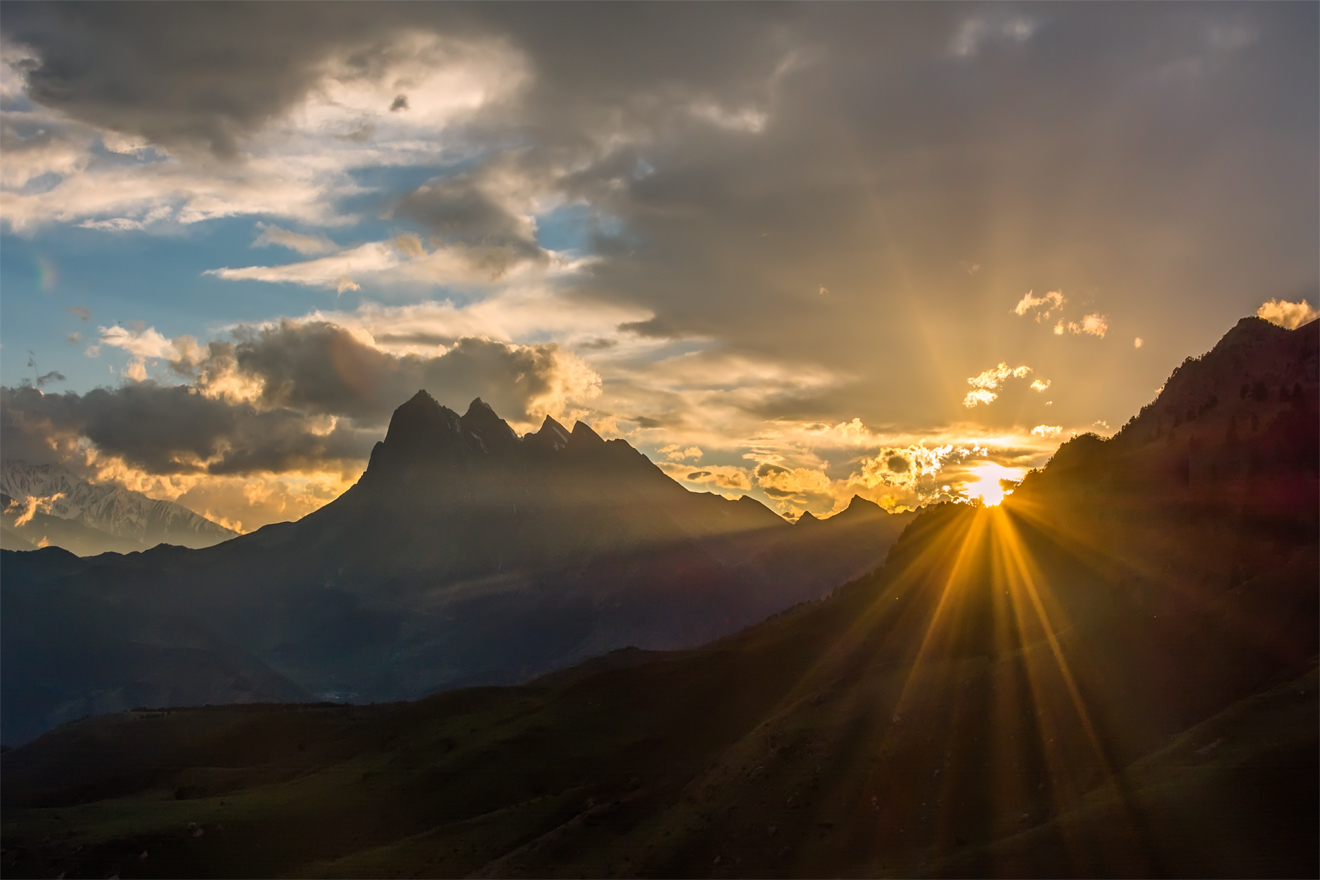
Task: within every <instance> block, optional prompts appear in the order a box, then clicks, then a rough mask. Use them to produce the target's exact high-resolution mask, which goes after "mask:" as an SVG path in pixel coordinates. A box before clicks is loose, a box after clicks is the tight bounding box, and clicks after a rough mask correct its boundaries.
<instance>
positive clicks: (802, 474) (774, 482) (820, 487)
mask: <svg viewBox="0 0 1320 880" xmlns="http://www.w3.org/2000/svg"><path fill="white" fill-rule="evenodd" d="M756 484H757V485H758V486H759V487H760V488H761V490H762V491H764V492H765V494H767V495H769V496H770V497H771V498H774V499H776V500H781V501H783V500H793V501H798V502H799V503H804V502H808V501H809V500H810V499H811V496H818V497H827V496H831V495H832V494H833V493H832V492H831V491H830V490H831V488H832V485H833V481H832V480H830V478H829V477H828V476H826V474H825V473H824V472H823V471H819V470H815V469H813V468H800V467H799V468H791V469H790V468H784V467H779V466H778V465H773V464H762V465H760V466H759V467H757V469H756ZM831 500H832V499H831Z"/></svg>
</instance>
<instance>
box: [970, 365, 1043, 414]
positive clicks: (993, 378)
mask: <svg viewBox="0 0 1320 880" xmlns="http://www.w3.org/2000/svg"><path fill="white" fill-rule="evenodd" d="M1030 373H1031V367H1028V366H1025V365H1023V366H1020V367H1010V366H1009V365H1008V364H1005V363H1000V364H999V366H997V367H991V368H990V369H988V370H982V371H981V372H980V373H978V374H977V375H975V376H973V377H971V378H970V379H968V380H967V384H968V385H971V386H972V389H973V390H971V391H969V392H967V396H966V397H964V398H963V406H965V407H968V408H969V409H970V408H971V407H974V406H976V405H977V404H982V403H983V404H986V405H989V404H991V403H993V402H994V401H995V400H996V399H997V398H998V397H999V394H998V393H997V392H998V391H999V389H1000V388H1001V387H1003V384H1004V381H1005V380H1007V379H1023V378H1025V377H1026V376H1028V375H1029V374H1030ZM1038 381H1039V380H1038ZM1048 384H1049V383H1046V387H1048ZM1035 386H1036V383H1034V382H1033V383H1032V387H1033V388H1035ZM1036 390H1037V391H1043V390H1044V389H1043V388H1037V389H1036Z"/></svg>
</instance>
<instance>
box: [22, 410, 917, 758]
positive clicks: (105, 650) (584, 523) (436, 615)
mask: <svg viewBox="0 0 1320 880" xmlns="http://www.w3.org/2000/svg"><path fill="white" fill-rule="evenodd" d="M910 519H911V515H910V514H906V515H890V514H887V513H885V512H884V511H883V510H881V509H880V508H879V507H877V506H876V505H874V504H872V503H870V502H867V501H864V500H862V499H854V501H853V503H852V505H851V506H850V507H849V508H848V509H847V510H846V511H844V512H843V513H841V514H839V515H837V516H835V517H832V518H830V519H828V520H825V521H824V522H816V521H814V520H813V521H811V522H810V525H807V524H798V525H794V524H790V523H788V522H786V521H785V520H784V519H783V518H781V517H779V516H778V515H776V514H775V513H773V512H772V511H770V510H769V509H767V508H766V507H765V506H764V505H762V504H760V503H759V502H757V501H755V500H753V499H751V498H746V497H744V498H741V499H739V500H737V501H731V500H728V499H725V498H723V497H721V496H718V495H711V494H696V493H692V492H689V491H688V490H686V489H684V488H683V487H682V486H681V485H679V484H678V483H676V482H674V481H673V480H672V479H670V478H669V477H668V476H666V475H665V474H664V473H663V472H662V471H661V470H660V469H659V468H657V467H656V466H655V465H654V464H652V463H651V462H650V461H649V460H648V459H647V458H646V457H645V456H644V455H642V454H641V453H639V452H637V451H636V450H635V449H633V448H632V447H631V446H630V445H628V443H627V442H626V441H623V440H610V441H606V440H603V439H602V438H601V437H599V436H598V435H597V434H596V433H595V432H594V431H592V430H591V428H590V427H588V426H587V425H586V424H584V423H582V422H578V423H577V424H576V425H574V427H573V429H572V430H571V431H570V430H568V429H566V428H565V427H564V426H562V425H560V424H559V423H558V422H556V421H555V420H553V419H550V418H547V419H546V420H545V423H544V424H543V425H542V427H541V428H540V430H539V431H536V432H535V433H532V434H528V435H527V436H525V437H519V436H518V435H517V434H516V433H515V432H514V431H513V430H512V429H511V428H510V427H509V426H508V424H507V423H505V422H504V420H502V419H501V418H499V416H498V415H496V414H495V412H494V411H492V410H491V408H490V407H489V406H487V405H486V404H485V403H484V402H482V401H481V400H480V399H478V400H475V401H473V402H472V404H471V406H470V407H469V408H468V410H467V412H466V413H465V414H464V415H462V416H459V415H458V414H457V413H456V412H454V411H453V410H450V409H448V408H446V407H444V406H441V405H440V404H439V403H438V402H436V401H435V400H434V399H433V398H432V397H431V396H430V395H429V394H427V393H425V392H419V393H418V394H417V395H416V396H415V397H413V398H412V399H411V400H409V401H408V402H406V403H404V404H403V405H402V406H400V407H399V408H398V410H396V411H395V413H394V416H393V418H392V419H391V422H390V426H389V430H388V432H387V434H386V436H385V439H384V440H383V441H382V442H380V443H378V444H377V445H376V447H375V449H374V450H373V451H372V455H371V460H370V464H369V466H368V467H367V470H366V472H365V473H364V474H363V475H362V477H361V479H360V480H359V481H358V483H357V484H356V485H355V486H353V487H352V488H351V489H349V490H348V491H347V492H346V493H344V495H342V496H341V497H340V498H338V499H336V500H335V501H333V502H331V503H330V504H328V505H326V506H325V507H323V508H321V509H320V510H318V511H316V512H315V513H312V514H310V515H308V516H306V517H304V518H303V519H301V520H299V521H298V522H294V523H281V524H278V525H272V526H267V527H265V528H263V529H261V530H259V531H257V532H254V533H252V534H249V535H244V536H241V537H238V538H234V539H233V540H230V541H226V542H224V543H222V544H219V545H216V546H213V547H210V548H206V549H200V550H185V549H182V548H179V547H158V548H157V549H155V550H151V551H147V552H145V553H142V554H137V555H133V556H128V557H116V556H105V557H99V558H96V559H91V560H78V559H75V558H72V557H69V556H67V554H65V553H64V552H63V551H59V550H55V549H51V548H47V549H46V550H42V551H38V552H36V553H24V554H11V553H6V554H5V556H4V568H5V591H4V594H3V597H2V601H3V603H4V605H3V610H4V614H3V627H4V634H5V637H4V639H3V645H2V646H0V647H2V649H3V657H4V664H3V670H2V675H3V685H4V687H3V701H4V702H3V706H4V713H3V720H2V722H0V723H2V725H3V728H2V731H0V733H2V735H3V737H4V741H5V743H6V744H11V743H18V742H22V741H23V740H25V739H27V738H30V737H31V736H34V735H36V734H37V733H39V732H41V731H42V730H45V729H47V728H49V727H51V726H54V725H56V724H59V723H61V722H62V721H65V720H67V719H68V718H70V717H77V715H80V714H85V713H86V712H89V711H102V710H104V709H105V708H107V707H110V706H112V705H120V706H122V707H128V706H133V705H177V704H179V703H180V702H190V701H191V702H195V701H196V697H195V696H192V695H193V694H195V693H196V692H197V691H198V690H199V688H201V689H206V690H207V692H208V694H209V695H210V696H209V697H208V700H209V701H211V702H217V701H224V700H225V699H226V698H225V696H224V693H223V688H222V687H220V686H219V685H217V684H215V681H217V680H218V679H217V678H216V677H217V676H220V678H223V676H225V675H228V676H231V677H232V678H233V680H234V681H236V682H239V685H236V688H235V691H234V693H233V695H232V697H231V699H233V700H246V699H290V698H298V697H290V696H289V695H290V694H297V695H299V697H301V698H303V699H351V700H359V701H366V700H386V699H401V698H415V697H419V696H422V695H424V694H427V693H430V692H432V691H435V690H437V689H442V688H449V687H457V686H460V685H465V684H478V683H512V682H517V681H523V680H526V679H528V678H530V677H532V676H534V675H537V674H540V673H544V672H548V671H550V670H553V669H557V668H561V667H564V666H566V665H569V664H572V663H575V662H578V661H580V660H584V659H586V658H588V657H592V656H596V655H600V654H604V653H606V652H608V651H610V650H613V649H616V648H622V647H625V646H636V647H638V648H645V649H670V648H679V647H687V646H691V645H696V644H700V643H702V642H705V641H709V640H710V639H714V638H718V637H719V636H722V635H726V634H728V633H730V632H734V631H736V630H737V629H739V628H741V627H743V626H746V625H747V624H749V623H753V622H755V621H757V620H761V619H764V618H765V617H767V616H769V615H771V614H774V613H775V612H778V611H781V610H783V609H785V608H788V607H790V606H792V605H794V604H796V603H799V602H803V601H810V600H816V599H819V598H821V597H822V596H824V595H826V594H828V593H829V591H830V590H831V589H833V588H834V587H836V586H838V585H839V584H842V583H844V582H846V581H848V580H851V579H853V578H856V577H858V576H860V575H863V574H865V573H867V572H869V571H871V570H873V569H875V568H876V567H878V566H879V565H880V564H881V563H882V562H883V561H884V555H885V553H886V552H887V550H888V548H889V546H890V545H891V544H892V543H893V541H894V540H896V539H897V537H898V535H899V533H900V532H901V531H902V528H903V526H904V525H905V524H906V523H907V522H908V521H909V520H910ZM102 606H104V608H105V614H104V615H98V614H96V613H92V612H90V610H89V609H95V608H100V607H102ZM112 620H113V621H114V623H113V624H111V623H109V621H112ZM169 620H173V621H178V626H177V628H176V630H177V632H178V633H193V634H196V637H195V638H193V639H192V640H191V641H189V642H188V646H189V649H190V650H191V651H192V652H193V653H191V654H189V655H188V657H189V658H191V659H189V660H186V661H185V660H183V659H180V660H178V661H176V662H174V663H173V664H172V666H171V667H170V669H169V670H167V671H157V672H153V673H152V674H151V675H150V676H144V675H143V674H142V673H141V666H140V662H139V659H138V658H139V656H140V654H141V652H142V651H143V650H145V646H155V647H160V648H161V649H165V648H169V649H171V650H173V649H174V647H175V641H174V639H175V636H174V635H173V634H172V633H171V630H170V627H169V626H167V625H166V624H165V621H169ZM11 627H12V628H14V629H15V631H16V632H15V635H14V637H13V639H11V638H10V637H9V633H10V631H11ZM19 629H21V630H22V632H21V633H18V632H17V630H19ZM161 633H170V635H169V638H167V639H165V640H164V641H162V640H161V635H160V634H161ZM203 636H205V638H203ZM208 640H209V641H208ZM75 655H76V656H86V657H87V660H86V661H85V662H80V663H73V662H71V661H70V660H69V657H70V656H75ZM93 655H99V656H100V657H102V658H103V659H100V660H96V661H93V660H92V659H91V658H92V656H93ZM117 658H123V659H122V662H121V660H120V659H117ZM240 661H241V662H240ZM240 667H242V668H245V669H248V670H249V671H248V672H246V673H244V674H242V675H240V674H239V671H238V670H239V668H240ZM93 669H95V674H94V675H93V674H92V670H93ZM217 670H219V671H217ZM251 670H261V674H260V675H257V674H256V673H254V672H252V671H251ZM254 681H263V682H266V683H267V684H268V685H269V688H270V689H269V690H261V689H260V688H256V687H255V686H254V685H253V684H252V683H253V682H254ZM202 682H210V683H209V684H202Z"/></svg>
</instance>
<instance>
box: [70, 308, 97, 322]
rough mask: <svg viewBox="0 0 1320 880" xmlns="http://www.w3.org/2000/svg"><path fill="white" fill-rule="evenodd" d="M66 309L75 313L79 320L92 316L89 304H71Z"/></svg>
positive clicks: (72, 313)
mask: <svg viewBox="0 0 1320 880" xmlns="http://www.w3.org/2000/svg"><path fill="white" fill-rule="evenodd" d="M64 311H66V312H68V313H69V314H70V315H73V316H74V317H75V318H77V319H78V320H79V321H87V320H89V319H90V318H91V317H92V311H91V309H89V308H87V306H69V307H68V308H67V309H65V310H64Z"/></svg>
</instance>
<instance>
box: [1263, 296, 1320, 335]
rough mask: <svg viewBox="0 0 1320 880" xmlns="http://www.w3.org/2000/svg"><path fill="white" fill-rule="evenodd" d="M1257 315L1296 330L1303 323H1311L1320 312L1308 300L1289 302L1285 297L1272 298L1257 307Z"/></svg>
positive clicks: (1319, 315)
mask: <svg viewBox="0 0 1320 880" xmlns="http://www.w3.org/2000/svg"><path fill="white" fill-rule="evenodd" d="M1256 316H1257V317H1259V318H1264V319H1265V320H1266V321H1269V322H1270V323H1271V324H1278V325H1279V326H1280V327H1285V328H1287V329H1288V330H1296V329H1297V328H1298V327H1300V326H1302V325H1303V324H1309V323H1311V322H1312V321H1314V320H1315V319H1316V318H1317V317H1320V312H1317V311H1316V310H1315V309H1314V308H1312V307H1311V304H1310V303H1309V302H1307V301H1306V300H1301V301H1299V302H1289V301H1288V300H1285V299H1271V300H1267V301H1266V302H1265V303H1263V304H1262V305H1261V307H1260V308H1258V309H1256Z"/></svg>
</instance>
